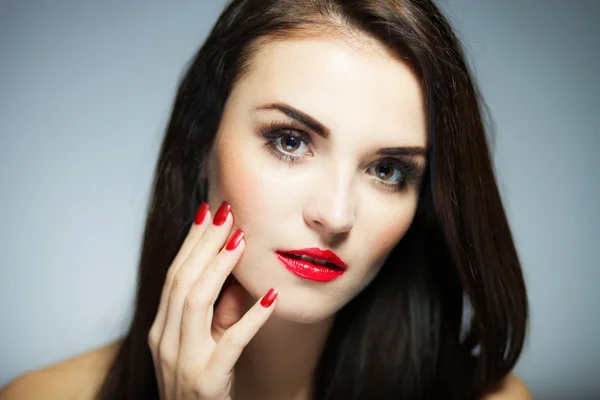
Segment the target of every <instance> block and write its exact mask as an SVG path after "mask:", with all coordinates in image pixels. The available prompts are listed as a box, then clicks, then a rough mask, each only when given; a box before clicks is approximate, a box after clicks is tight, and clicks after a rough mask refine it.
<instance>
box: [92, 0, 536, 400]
mask: <svg viewBox="0 0 600 400" xmlns="http://www.w3.org/2000/svg"><path fill="white" fill-rule="evenodd" d="M344 32H345V33H352V32H355V33H356V32H358V33H362V34H366V35H368V36H370V37H372V38H375V39H377V40H378V41H379V42H380V43H381V44H383V45H384V46H385V47H386V48H387V49H388V51H389V52H390V54H392V55H393V56H395V57H397V58H398V59H399V60H402V61H403V62H405V63H407V64H408V65H409V66H410V67H411V68H412V69H413V71H414V72H415V74H416V75H417V76H418V78H419V80H420V82H421V85H422V90H423V95H424V99H425V108H426V115H427V129H428V142H429V144H430V147H429V154H428V159H429V163H428V167H427V171H426V178H425V180H424V182H423V184H422V187H421V193H420V197H419V204H418V207H417V213H416V215H415V218H414V221H413V223H412V225H411V227H410V228H409V230H408V232H407V233H406V235H405V237H404V238H403V239H402V240H401V241H400V242H399V243H398V244H397V246H396V247H395V249H394V250H393V251H392V253H391V254H390V256H389V258H388V259H387V261H386V263H385V264H384V266H383V267H382V269H381V271H380V273H379V274H378V275H377V277H376V278H375V279H374V280H373V281H372V283H371V284H370V285H369V286H368V287H367V288H365V290H363V291H362V292H361V293H360V294H359V295H358V296H356V297H355V298H354V299H353V300H352V301H351V302H350V303H348V304H347V305H346V306H345V307H344V308H343V309H342V310H340V312H339V313H338V315H337V316H336V320H335V324H334V327H333V331H332V333H331V336H330V337H335V340H329V341H328V343H327V345H326V347H325V351H324V353H323V355H322V357H321V360H320V363H319V365H318V370H317V371H315V379H316V389H315V393H314V398H315V399H328V400H332V399H336V400H337V399H347V400H350V399H411V400H416V399H432V398H439V399H442V398H443V399H479V398H480V397H481V396H482V394H483V393H485V392H486V391H488V390H490V389H492V388H493V387H494V386H495V385H496V384H497V383H498V382H499V381H500V380H501V379H502V378H503V377H505V376H506V375H507V374H508V373H509V372H510V370H511V369H512V368H513V367H514V365H515V363H516V361H517V359H518V357H519V354H520V353H521V350H522V346H523V343H524V340H525V333H526V328H527V318H528V304H527V296H526V290H525V284H524V281H523V276H522V272H521V267H520V264H519V260H518V257H517V254H516V250H515V246H514V243H513V239H512V236H511V232H510V230H509V226H508V223H507V218H506V215H505V212H504V209H503V206H502V202H501V199H500V195H499V192H498V188H497V185H496V180H495V176H494V171H493V167H492V162H491V156H490V150H489V146H488V143H487V137H486V132H485V126H484V125H485V124H484V113H483V110H482V103H481V100H480V96H479V93H478V91H477V89H476V86H475V84H474V82H473V78H472V76H471V73H470V71H469V68H468V67H467V65H466V63H465V57H464V54H463V51H462V49H461V45H460V43H459V41H458V39H457V38H456V36H455V34H454V33H453V31H452V29H451V27H450V25H449V23H448V22H447V20H446V18H445V17H444V15H443V14H442V13H441V12H440V10H439V9H438V7H437V6H436V5H435V4H434V3H433V2H432V1H430V0H301V1H299V0H234V1H233V2H231V3H230V4H229V5H228V6H227V7H226V9H225V10H224V12H223V13H222V15H221V16H220V17H219V19H218V21H217V23H216V25H215V26H214V28H213V30H212V31H211V33H210V35H209V36H208V38H207V40H206V42H205V43H204V45H203V46H202V47H201V48H200V50H199V51H198V53H197V54H196V56H195V57H194V59H193V60H192V62H191V64H190V65H189V67H188V68H187V71H186V73H185V75H184V77H183V79H182V80H181V83H180V85H179V89H178V92H177V96H176V98H175V103H174V106H173V111H172V115H171V119H170V121H169V124H168V127H167V131H166V135H165V137H164V141H163V143H162V147H161V151H160V156H159V159H158V163H157V166H156V171H155V178H154V182H153V191H152V196H151V199H150V203H149V210H148V216H147V222H146V228H145V232H144V240H143V245H142V252H141V258H140V264H139V280H138V287H137V298H136V305H135V311H134V315H133V320H132V323H131V326H130V327H129V330H128V332H127V334H126V336H125V338H124V341H123V343H122V345H121V348H120V350H119V352H118V355H117V357H116V359H115V361H114V362H113V364H112V366H111V368H110V370H109V372H108V375H107V377H106V379H105V381H104V383H103V386H102V388H101V390H100V392H99V394H98V398H99V399H106V400H108V399H111V400H113V399H158V389H157V384H156V377H155V373H154V368H153V364H152V358H151V354H150V350H149V347H148V344H147V337H148V332H149V329H150V326H151V324H152V322H153V320H154V317H155V314H156V312H157V309H158V304H159V300H160V294H161V288H162V285H163V282H164V280H165V276H166V272H167V269H168V267H169V265H170V264H171V262H172V260H173V258H174V256H175V254H176V253H177V251H178V250H179V247H180V246H181V244H182V242H183V239H184V238H185V236H186V234H187V232H188V229H189V227H190V225H191V223H192V221H193V219H194V215H195V212H196V209H197V208H198V206H199V204H200V203H201V202H202V201H204V200H205V199H206V195H207V188H206V184H205V181H203V180H202V179H200V178H199V177H200V175H201V174H200V168H201V165H202V163H203V160H204V156H205V155H206V154H207V150H208V149H209V148H210V146H211V144H212V141H213V138H214V136H215V134H216V131H217V128H218V125H219V122H220V118H221V115H222V112H223V107H224V105H225V102H226V100H227V97H228V95H229V93H230V92H231V89H232V87H233V85H234V84H235V83H236V82H237V81H238V80H239V79H241V77H242V76H243V74H244V73H247V72H248V71H249V70H250V69H251V67H252V62H253V59H252V56H253V54H254V53H255V52H256V49H257V48H258V46H260V45H261V43H264V42H265V41H268V40H285V39H286V38H293V37H298V36H299V35H305V36H307V37H310V35H317V34H328V35H338V36H339V35H343V34H344ZM468 311H469V312H468ZM467 312H468V313H467Z"/></svg>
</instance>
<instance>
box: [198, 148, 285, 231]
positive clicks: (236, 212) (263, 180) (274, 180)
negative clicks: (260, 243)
mask: <svg viewBox="0 0 600 400" xmlns="http://www.w3.org/2000/svg"><path fill="white" fill-rule="evenodd" d="M231 142H233V141H231ZM236 143H237V145H229V144H225V145H223V143H221V145H220V146H218V147H216V152H215V158H214V161H213V163H212V166H211V168H210V176H211V178H210V179H209V184H210V189H209V192H210V193H209V198H210V200H211V201H212V202H211V207H213V204H214V205H215V206H216V207H218V206H219V204H217V203H220V202H221V201H223V200H226V201H227V202H229V204H231V209H232V212H233V216H234V224H235V226H236V227H239V228H241V229H243V230H244V231H245V232H246V235H247V236H250V235H252V234H253V233H254V232H259V231H264V230H265V229H268V226H270V225H272V224H273V221H279V220H280V219H281V218H282V217H283V216H285V215H290V213H289V212H288V211H287V210H289V209H290V207H294V205H293V204H291V203H290V201H289V200H290V199H292V198H294V197H296V196H290V189H291V188H290V184H289V182H286V179H285V178H286V174H282V173H281V171H279V170H278V169H277V168H274V167H273V165H270V164H269V161H270V160H269V159H268V158H267V157H268V155H265V154H261V150H262V149H260V148H256V147H255V146H254V147H253V145H252V146H247V145H246V146H245V145H244V144H245V143H244V142H243V141H241V140H238V141H237V142H236ZM213 202H214V203H213Z"/></svg>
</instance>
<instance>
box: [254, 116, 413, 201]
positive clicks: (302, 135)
mask: <svg viewBox="0 0 600 400" xmlns="http://www.w3.org/2000/svg"><path fill="white" fill-rule="evenodd" d="M260 131H261V133H262V135H263V137H264V138H265V139H268V140H267V143H266V144H265V146H266V147H267V149H268V151H269V152H270V153H271V154H273V156H274V157H275V158H277V159H278V160H281V161H284V162H289V163H292V164H293V163H299V162H302V161H303V160H304V159H305V158H306V156H305V155H302V156H294V155H291V154H288V153H285V152H284V151H282V150H280V149H279V145H278V144H277V143H276V140H277V139H279V138H282V137H284V136H291V137H294V138H298V139H300V140H301V141H302V142H303V143H305V144H306V145H307V146H308V145H309V144H310V143H312V139H311V137H310V135H309V134H308V133H306V132H304V131H303V130H301V129H298V128H296V127H294V126H293V125H289V124H287V123H282V122H276V121H273V122H271V125H270V126H269V127H262V128H261V129H260ZM379 162H380V163H381V162H383V163H385V164H386V165H388V166H390V167H391V168H394V169H396V170H398V171H400V173H401V174H402V179H401V180H400V181H399V182H397V183H388V182H385V181H383V180H381V179H379V178H377V177H375V182H376V183H377V184H378V185H380V186H382V187H383V188H384V189H385V190H389V191H393V192H399V191H402V190H403V189H404V188H405V187H406V186H407V185H408V182H413V181H415V180H416V179H417V177H418V175H419V170H420V169H419V166H418V165H417V164H416V163H415V162H414V161H408V160H400V159H398V158H387V159H382V160H380V161H379ZM375 165H377V164H375ZM370 168H371V167H369V169H370Z"/></svg>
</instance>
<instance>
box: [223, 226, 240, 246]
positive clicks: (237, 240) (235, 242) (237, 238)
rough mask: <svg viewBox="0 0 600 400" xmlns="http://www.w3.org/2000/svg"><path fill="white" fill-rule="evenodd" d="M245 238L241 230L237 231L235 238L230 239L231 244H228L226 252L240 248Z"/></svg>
mask: <svg viewBox="0 0 600 400" xmlns="http://www.w3.org/2000/svg"><path fill="white" fill-rule="evenodd" d="M243 237H244V232H242V230H241V229H238V230H237V231H235V233H234V234H233V236H232V237H231V238H230V239H229V242H227V246H226V247H225V250H229V251H231V250H235V248H237V247H238V245H239V244H240V242H241V241H242V238H243Z"/></svg>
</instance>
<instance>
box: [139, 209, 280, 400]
mask: <svg viewBox="0 0 600 400" xmlns="http://www.w3.org/2000/svg"><path fill="white" fill-rule="evenodd" d="M208 208H209V207H208V205H207V204H205V203H203V204H202V206H201V207H200V209H199V210H198V215H197V217H196V222H195V223H194V224H193V225H192V227H191V228H190V231H189V233H188V236H187V237H186V239H185V240H184V242H183V245H182V246H181V248H180V250H179V252H178V253H177V255H176V256H175V259H174V260H173V263H172V264H171V266H170V267H169V271H168V273H167V278H166V280H165V283H164V286H163V291H162V295H161V300H160V304H159V308H158V313H157V314H156V318H155V320H154V322H153V324H152V327H151V328H150V332H149V335H148V343H149V346H150V350H151V352H152V358H153V360H154V369H155V371H156V378H157V381H158V388H159V392H160V398H161V399H163V400H183V399H186V400H187V399H194V400H196V399H198V400H200V399H202V400H223V399H227V398H228V396H229V393H230V391H231V387H232V382H233V368H234V366H235V363H236V362H237V360H238V359H239V357H240V354H241V353H242V350H243V349H244V347H245V346H246V345H247V344H248V342H250V340H251V339H252V338H253V337H254V335H255V334H256V332H257V331H258V330H259V329H260V327H261V326H263V324H264V323H265V322H266V321H267V319H268V318H269V316H270V315H271V313H272V312H273V310H274V308H275V307H274V304H272V303H273V302H274V300H275V297H276V296H277V292H275V291H274V290H273V289H271V290H270V291H269V292H268V293H267V294H266V295H265V296H263V298H262V299H261V301H260V302H257V303H256V304H254V306H253V307H252V308H251V309H250V310H248V312H247V313H245V314H244V311H245V310H244V307H245V305H244V301H245V297H246V294H247V293H246V291H245V290H244V289H243V288H242V286H241V285H239V284H238V283H233V284H231V285H230V286H228V287H227V288H226V289H225V290H224V292H223V293H222V295H221V298H220V300H219V303H218V305H217V308H216V310H214V305H215V302H216V301H217V298H218V296H219V293H220V292H221V288H222V287H223V285H224V283H225V280H226V279H227V277H228V276H229V274H230V273H231V271H232V270H233V267H234V266H235V265H236V263H237V262H238V261H239V259H240V257H241V255H242V252H243V251H244V248H245V241H244V239H243V232H242V231H241V230H239V229H238V230H237V231H236V232H235V233H234V234H233V235H231V237H229V238H228V236H229V234H230V231H231V227H232V226H233V214H232V213H231V212H230V207H229V205H228V204H227V203H225V202H224V203H223V204H222V205H221V207H220V208H219V210H218V211H217V213H216V214H215V217H214V220H211V213H210V210H209V209H208ZM226 239H228V240H227V245H225V243H226ZM260 303H262V304H260ZM213 314H214V315H213Z"/></svg>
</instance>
